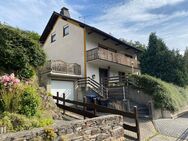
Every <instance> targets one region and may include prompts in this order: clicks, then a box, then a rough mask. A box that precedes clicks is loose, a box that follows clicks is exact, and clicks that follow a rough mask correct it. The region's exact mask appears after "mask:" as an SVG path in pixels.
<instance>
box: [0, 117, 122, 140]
mask: <svg viewBox="0 0 188 141" xmlns="http://www.w3.org/2000/svg"><path fill="white" fill-rule="evenodd" d="M122 124H123V117H122V116H119V115H107V116H101V117H97V118H92V119H86V120H75V121H62V120H59V121H56V123H55V124H54V125H52V126H50V127H48V128H36V129H32V130H28V131H21V132H16V133H7V134H2V135H0V140H1V141H14V140H16V141H17V140H20V141H21V140H39V141H40V140H41V141H43V140H46V139H45V137H46V136H47V134H46V132H45V131H46V130H47V129H53V130H52V131H54V133H55V135H57V136H56V138H55V139H56V140H59V141H61V140H63V139H64V140H66V141H69V140H74V141H83V140H87V141H92V140H93V141H95V140H96V141H101V140H105V141H110V140H113V141H124V129H123V127H122ZM55 139H54V140H55Z"/></svg>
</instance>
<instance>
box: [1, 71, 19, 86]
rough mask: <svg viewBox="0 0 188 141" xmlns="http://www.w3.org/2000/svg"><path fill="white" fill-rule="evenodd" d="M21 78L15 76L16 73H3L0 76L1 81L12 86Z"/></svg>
mask: <svg viewBox="0 0 188 141" xmlns="http://www.w3.org/2000/svg"><path fill="white" fill-rule="evenodd" d="M19 82H20V80H19V79H18V78H16V77H15V75H14V73H12V74H10V75H8V74H6V75H3V76H1V77H0V83H1V84H2V85H3V86H5V87H11V86H14V85H16V84H18V83H19Z"/></svg>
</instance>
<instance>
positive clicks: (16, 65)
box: [0, 24, 46, 78]
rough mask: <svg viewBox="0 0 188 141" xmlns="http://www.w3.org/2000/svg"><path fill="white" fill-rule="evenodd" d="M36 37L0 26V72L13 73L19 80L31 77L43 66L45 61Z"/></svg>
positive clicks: (32, 34)
mask: <svg viewBox="0 0 188 141" xmlns="http://www.w3.org/2000/svg"><path fill="white" fill-rule="evenodd" d="M38 37H39V35H37V34H36V33H34V32H29V31H22V30H20V29H16V28H13V27H10V26H7V25H1V24H0V70H1V71H4V72H6V73H12V72H14V73H15V74H17V75H18V74H19V76H20V77H21V78H29V77H31V76H32V74H34V70H35V69H36V68H37V67H38V66H41V65H43V64H44V62H45V59H46V56H45V53H44V51H43V50H42V48H41V47H40V45H39V43H38ZM31 71H32V72H31ZM21 72H24V73H21ZM26 74H28V75H27V76H26Z"/></svg>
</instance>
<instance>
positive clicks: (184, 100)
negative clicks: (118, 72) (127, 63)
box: [131, 75, 188, 112]
mask: <svg viewBox="0 0 188 141" xmlns="http://www.w3.org/2000/svg"><path fill="white" fill-rule="evenodd" d="M131 78H132V79H134V81H133V82H135V86H136V87H137V88H139V89H141V90H143V91H145V92H146V93H147V94H149V95H151V96H152V97H153V100H154V104H155V107H156V108H164V109H167V110H170V111H172V112H173V111H177V110H179V109H180V108H181V107H183V106H185V105H187V104H188V88H182V87H178V86H176V85H173V84H170V83H167V82H164V81H162V80H160V79H157V78H154V77H152V76H149V75H141V76H138V75H132V76H131Z"/></svg>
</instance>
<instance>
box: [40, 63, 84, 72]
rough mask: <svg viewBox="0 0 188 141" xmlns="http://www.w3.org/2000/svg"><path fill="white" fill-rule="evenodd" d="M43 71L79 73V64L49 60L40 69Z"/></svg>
mask: <svg viewBox="0 0 188 141" xmlns="http://www.w3.org/2000/svg"><path fill="white" fill-rule="evenodd" d="M41 71H42V72H43V73H45V72H54V73H62V74H72V75H81V66H80V65H78V64H76V63H66V62H64V61H62V60H49V61H47V63H46V64H45V65H44V67H43V68H42V69H41Z"/></svg>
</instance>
